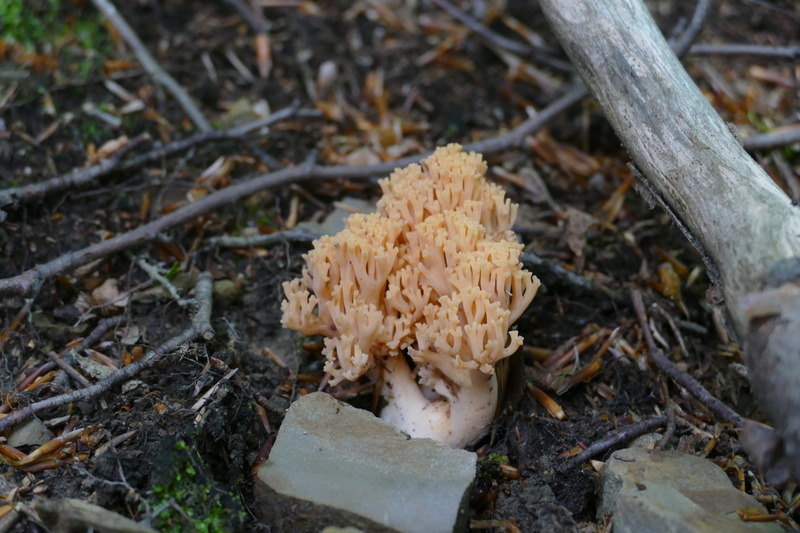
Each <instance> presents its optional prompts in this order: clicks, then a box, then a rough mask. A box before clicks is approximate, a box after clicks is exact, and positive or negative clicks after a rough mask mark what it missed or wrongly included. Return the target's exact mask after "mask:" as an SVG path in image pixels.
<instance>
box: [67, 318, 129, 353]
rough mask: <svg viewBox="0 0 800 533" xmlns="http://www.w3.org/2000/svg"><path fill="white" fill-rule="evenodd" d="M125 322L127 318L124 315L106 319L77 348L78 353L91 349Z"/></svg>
mask: <svg viewBox="0 0 800 533" xmlns="http://www.w3.org/2000/svg"><path fill="white" fill-rule="evenodd" d="M124 321H125V317H124V316H123V315H119V316H112V317H111V318H104V319H103V320H101V321H100V322H98V323H97V325H96V326H95V327H94V329H93V330H92V331H91V332H90V333H89V334H88V335H87V336H86V337H85V338H84V339H83V340H82V341H81V342H80V344H78V345H77V346H76V347H75V351H76V352H80V351H83V350H85V349H86V348H91V347H92V346H94V345H95V344H97V343H98V342H100V339H101V338H102V337H103V335H105V334H106V332H107V331H108V330H110V329H113V328H116V327H117V326H119V325H120V324H122V323H123V322H124Z"/></svg>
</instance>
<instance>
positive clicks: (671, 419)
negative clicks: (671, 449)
mask: <svg viewBox="0 0 800 533" xmlns="http://www.w3.org/2000/svg"><path fill="white" fill-rule="evenodd" d="M664 414H665V415H666V416H667V427H666V429H665V430H664V434H663V435H661V439H659V441H658V444H656V450H663V449H664V446H666V445H667V443H669V439H671V438H672V435H674V434H675V411H674V410H673V409H672V408H668V409H667V410H666V411H665V412H664Z"/></svg>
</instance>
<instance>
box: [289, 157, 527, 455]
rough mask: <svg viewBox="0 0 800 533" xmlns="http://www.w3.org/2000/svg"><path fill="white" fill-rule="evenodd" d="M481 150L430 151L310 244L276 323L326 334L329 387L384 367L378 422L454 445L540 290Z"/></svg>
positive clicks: (484, 416) (493, 389)
mask: <svg viewBox="0 0 800 533" xmlns="http://www.w3.org/2000/svg"><path fill="white" fill-rule="evenodd" d="M485 172H486V164H485V162H484V161H483V159H482V158H481V156H480V155H478V154H475V153H469V154H467V153H464V152H463V151H462V150H461V147H460V146H458V145H454V144H452V145H449V146H446V147H443V148H439V149H438V150H436V152H434V154H433V155H432V156H430V157H429V158H428V159H426V160H425V161H423V162H422V163H421V164H420V165H410V166H409V167H406V168H404V169H399V170H396V171H395V172H394V173H393V174H392V175H391V176H390V177H389V178H387V179H384V180H381V181H380V186H381V188H382V190H383V197H382V198H381V200H380V201H379V202H378V212H377V213H374V214H371V215H351V217H349V218H348V220H347V224H346V228H345V229H344V230H343V231H342V232H340V233H338V234H336V235H333V236H328V237H323V238H321V239H319V240H317V241H315V243H314V249H313V250H311V251H310V252H309V253H308V254H306V256H305V260H306V269H305V271H304V273H303V277H302V278H301V279H298V280H294V281H292V282H287V283H284V285H283V287H284V291H285V293H286V300H285V301H284V302H283V304H282V310H283V314H284V316H283V321H282V323H283V324H284V326H286V327H289V328H292V329H296V330H298V331H301V332H303V333H306V334H322V335H325V336H327V337H328V338H327V339H326V340H325V343H324V346H325V348H324V350H323V354H324V355H325V357H326V358H327V361H326V365H325V370H326V371H327V372H328V373H330V374H331V377H332V380H331V383H333V384H336V383H338V382H340V381H342V380H356V379H358V378H360V377H361V376H363V375H364V374H366V373H372V372H381V375H382V378H383V380H384V382H385V385H384V387H383V389H382V390H383V396H384V398H385V400H386V407H385V408H384V409H383V411H382V413H381V417H382V418H384V419H385V420H387V421H389V422H390V423H392V424H394V425H395V426H397V427H398V428H400V429H401V430H403V431H405V432H407V433H409V434H410V435H411V436H414V437H430V438H434V439H437V440H439V441H442V442H444V443H446V444H448V445H450V446H454V447H460V446H464V445H466V444H469V443H471V442H473V441H474V440H476V439H477V438H478V437H479V436H480V435H481V434H482V433H483V432H484V430H485V429H486V427H487V426H488V424H489V423H490V422H491V420H492V418H493V417H494V413H495V410H496V408H497V379H496V377H495V375H494V366H495V365H496V364H497V363H498V362H499V361H501V360H502V359H504V358H506V357H509V356H511V355H512V354H513V353H514V352H515V351H516V350H517V349H518V348H519V347H520V346H521V345H522V337H521V336H520V335H519V334H518V333H517V332H516V331H509V328H510V327H511V326H512V324H513V323H514V321H516V320H517V319H518V318H519V316H520V315H521V314H522V312H523V311H524V310H525V308H526V307H527V306H528V304H530V302H531V300H532V299H533V297H534V295H535V294H536V290H537V289H538V287H539V281H538V279H536V277H535V276H533V275H532V274H531V273H530V272H527V271H526V270H524V269H523V268H522V265H521V263H520V260H519V256H520V254H521V252H522V245H521V244H519V243H518V242H517V240H516V236H515V235H514V233H513V232H512V231H511V227H512V226H513V224H514V220H515V218H516V213H517V206H516V205H515V204H513V203H512V202H511V201H510V200H508V199H507V198H506V197H505V193H504V191H503V190H502V188H500V187H499V186H497V185H495V184H492V183H490V182H488V181H487V180H486V178H485V177H484V174H485Z"/></svg>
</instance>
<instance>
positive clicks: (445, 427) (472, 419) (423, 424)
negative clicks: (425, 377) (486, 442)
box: [381, 356, 497, 448]
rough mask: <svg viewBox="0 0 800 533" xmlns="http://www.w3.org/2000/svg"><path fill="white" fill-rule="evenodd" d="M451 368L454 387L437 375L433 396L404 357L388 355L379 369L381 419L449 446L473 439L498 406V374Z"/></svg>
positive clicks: (418, 435)
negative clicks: (381, 383) (380, 380)
mask: <svg viewBox="0 0 800 533" xmlns="http://www.w3.org/2000/svg"><path fill="white" fill-rule="evenodd" d="M455 373H456V374H457V375H456V376H449V377H450V379H453V380H454V383H453V384H452V385H453V386H454V388H458V390H457V391H451V390H450V389H449V388H448V386H447V384H446V383H445V381H444V379H441V380H439V381H438V382H437V383H436V384H435V386H434V389H435V392H434V393H431V394H430V396H432V398H431V397H429V395H426V394H425V392H423V390H422V388H421V387H420V384H419V383H417V379H416V376H415V375H414V371H412V370H411V368H409V366H408V363H406V361H405V359H403V358H402V357H397V356H396V357H389V358H388V359H387V360H386V366H385V371H384V374H383V379H384V388H383V396H384V398H385V399H386V401H387V405H386V407H384V409H383V410H382V411H381V418H382V419H383V420H385V421H386V422H388V423H390V424H392V425H393V426H394V427H396V428H397V429H399V430H401V431H403V432H405V433H408V434H409V435H410V436H412V437H417V438H429V439H434V440H437V441H439V442H442V443H444V444H446V445H447V446H450V447H452V448H463V447H464V446H467V445H469V444H471V443H473V442H475V441H476V440H477V439H478V438H479V437H480V436H481V435H482V434H483V433H484V431H485V430H486V428H487V427H488V426H489V424H490V423H491V421H492V419H493V418H494V414H495V411H496V410H497V378H496V377H495V376H494V375H487V374H484V373H483V372H481V371H480V370H468V369H457V370H455ZM454 378H455V379H454ZM456 382H457V383H456Z"/></svg>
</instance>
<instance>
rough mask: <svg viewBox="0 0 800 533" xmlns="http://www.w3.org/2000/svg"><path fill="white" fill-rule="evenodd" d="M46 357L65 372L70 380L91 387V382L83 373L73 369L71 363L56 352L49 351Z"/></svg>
mask: <svg viewBox="0 0 800 533" xmlns="http://www.w3.org/2000/svg"><path fill="white" fill-rule="evenodd" d="M47 358H48V359H50V360H51V361H52V362H54V363H55V364H56V365H57V366H58V368H60V369H61V370H63V371H64V372H66V373H67V374H68V375H69V377H71V378H72V380H73V381H74V382H75V383H77V384H78V385H80V386H81V387H83V388H86V387H91V386H92V383H91V382H90V381H89V380H88V379H86V378H85V377H84V376H83V374H81V373H80V372H78V371H77V370H75V369H74V368H73V367H72V365H70V364H69V363H67V362H66V361H64V360H63V359H61V357H59V356H58V354H57V353H56V352H49V353H48V354H47Z"/></svg>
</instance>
